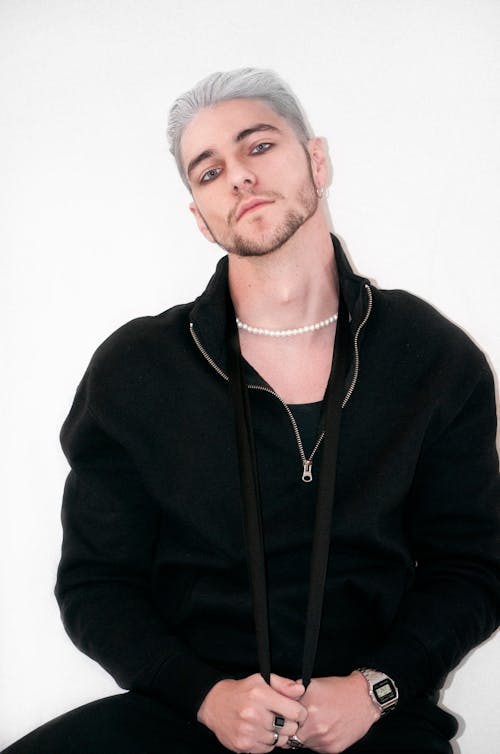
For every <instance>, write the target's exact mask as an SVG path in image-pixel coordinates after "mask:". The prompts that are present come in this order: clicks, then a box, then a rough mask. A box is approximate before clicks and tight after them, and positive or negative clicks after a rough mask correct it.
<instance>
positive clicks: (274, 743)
mask: <svg viewBox="0 0 500 754" xmlns="http://www.w3.org/2000/svg"><path fill="white" fill-rule="evenodd" d="M273 736H274V740H273V742H272V744H271V746H276V744H277V743H278V738H279V737H280V734H279V733H278V731H277V730H275V731H273Z"/></svg>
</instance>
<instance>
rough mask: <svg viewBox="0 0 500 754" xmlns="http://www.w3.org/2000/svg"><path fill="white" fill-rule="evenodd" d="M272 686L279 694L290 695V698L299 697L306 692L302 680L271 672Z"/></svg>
mask: <svg viewBox="0 0 500 754" xmlns="http://www.w3.org/2000/svg"><path fill="white" fill-rule="evenodd" d="M270 682H271V688H272V689H274V690H275V691H277V692H278V693H279V694H283V695H284V696H288V697H289V698H290V699H298V698H299V697H301V696H302V695H303V694H304V693H305V688H304V685H303V684H302V682H301V681H292V680H290V678H283V676H281V675H276V673H271V678H270Z"/></svg>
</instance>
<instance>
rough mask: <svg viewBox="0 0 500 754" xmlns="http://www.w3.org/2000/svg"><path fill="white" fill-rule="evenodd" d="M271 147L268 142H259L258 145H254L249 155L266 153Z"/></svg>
mask: <svg viewBox="0 0 500 754" xmlns="http://www.w3.org/2000/svg"><path fill="white" fill-rule="evenodd" d="M272 146H273V145H272V144H271V143H270V142H269V141H261V142H260V144H256V145H255V147H254V148H253V149H252V151H251V152H250V154H262V152H267V150H268V149H271V147H272Z"/></svg>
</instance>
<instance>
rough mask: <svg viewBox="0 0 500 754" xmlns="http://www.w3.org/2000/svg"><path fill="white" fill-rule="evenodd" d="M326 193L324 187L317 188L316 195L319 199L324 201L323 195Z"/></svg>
mask: <svg viewBox="0 0 500 754" xmlns="http://www.w3.org/2000/svg"><path fill="white" fill-rule="evenodd" d="M324 193H325V189H324V188H323V186H316V195H317V197H318V199H323V195H324Z"/></svg>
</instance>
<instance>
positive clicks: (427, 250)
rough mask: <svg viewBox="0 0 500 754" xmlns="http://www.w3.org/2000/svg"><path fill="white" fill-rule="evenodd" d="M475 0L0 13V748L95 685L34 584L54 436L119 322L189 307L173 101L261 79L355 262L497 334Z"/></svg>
mask: <svg viewBox="0 0 500 754" xmlns="http://www.w3.org/2000/svg"><path fill="white" fill-rule="evenodd" d="M499 32H500V4H499V3H498V2H496V0H490V1H489V0H407V1H406V2H405V0H358V1H355V0H351V1H349V0H309V1H308V2H307V3H305V4H301V8H300V10H293V5H292V4H291V3H290V2H288V0H283V2H278V1H275V2H273V0H253V2H252V3H235V2H234V0H198V2H196V0H163V1H162V0H101V1H100V2H98V1H97V0H89V1H87V2H85V1H84V0H46V1H44V0H31V1H29V0H2V1H1V2H0V176H1V178H0V181H1V185H0V201H1V215H0V249H1V252H0V253H1V282H0V286H1V288H0V306H1V312H0V316H1V323H2V347H1V362H2V366H1V372H0V375H1V377H0V379H1V381H2V382H1V385H2V390H1V391H0V400H1V403H2V414H1V416H2V418H1V430H2V431H1V442H2V448H1V456H0V457H1V458H2V462H3V464H2V466H3V468H2V472H1V476H0V484H1V487H2V498H1V499H2V509H1V523H0V553H1V554H0V557H1V561H2V563H1V575H0V579H1V581H0V587H1V595H0V600H1V602H0V604H1V616H2V617H1V625H0V651H1V657H0V661H1V662H0V668H1V670H0V721H1V722H0V746H4V745H6V744H8V743H9V742H11V741H12V740H14V739H15V738H17V737H19V736H20V735H21V734H23V733H25V732H26V731H28V730H29V729H31V728H33V727H34V726H35V725H38V724H40V723H42V722H43V721H45V720H47V719H48V718H51V717H54V716H55V715H56V714H58V713H60V712H62V711H64V710H67V709H70V708H72V707H74V706H76V705H77V704H80V703H83V702H85V701H88V700H91V699H94V698H98V697H100V696H103V695H106V694H109V693H114V692H115V691H116V686H115V685H114V683H113V682H112V681H111V680H110V678H109V677H108V676H107V675H106V674H105V673H104V671H102V670H101V669H100V668H99V667H98V666H97V665H95V664H94V663H93V662H91V661H90V660H88V659H87V658H85V657H84V656H83V655H80V654H79V653H78V652H77V650H76V649H74V648H73V646H72V645H71V644H70V642H69V640H68V639H67V638H66V637H65V635H64V632H63V629H62V627H61V625H60V622H59V618H58V612H57V608H56V604H55V601H54V599H53V597H52V588H53V583H54V578H55V569H56V565H57V560H58V552H59V547H60V536H61V532H60V526H59V507H60V497H61V489H62V484H63V479H64V477H65V474H66V471H67V469H66V466H65V462H64V460H63V458H62V454H61V452H60V450H59V447H58V439H57V434H58V430H59V427H60V424H61V422H62V420H63V418H64V417H65V415H66V413H67V411H68V409H69V405H70V402H71V400H72V397H73V393H74V390H75V388H76V385H77V382H78V381H79V379H80V377H81V375H82V373H83V370H84V368H85V366H86V363H87V361H88V359H89V358H90V355H91V353H92V352H93V350H94V349H95V347H96V346H97V344H98V343H99V342H100V341H101V340H102V339H103V338H104V337H105V336H106V335H107V334H108V333H109V332H110V331H111V330H113V329H114V328H115V327H117V326H118V325H119V324H121V323H122V322H123V321H125V320H127V319H130V318H132V317H134V316H136V315H139V314H144V313H154V312H158V311H161V310H163V309H165V308H167V307H168V306H170V305H172V304H174V303H177V302H179V301H185V300H189V299H191V298H192V297H194V295H196V294H197V293H198V292H199V291H200V290H201V288H202V286H203V285H204V282H205V281H206V280H207V278H208V276H209V274H210V273H211V270H212V268H213V265H214V262H215V260H216V259H217V258H218V256H219V255H220V254H218V253H217V251H214V248H213V247H210V246H209V245H207V243H206V242H205V241H204V240H203V239H202V237H201V236H200V235H198V234H197V231H196V230H195V228H194V225H193V222H192V219H191V217H190V216H189V214H188V212H187V210H186V205H187V200H188V197H187V194H186V192H185V190H184V189H183V187H182V186H181V184H180V182H179V180H178V178H177V176H176V174H175V170H174V167H173V164H172V162H171V158H170V156H169V155H168V152H167V147H166V144H165V139H164V127H165V120H166V113H167V109H168V106H169V104H170V103H171V101H172V99H173V98H174V97H175V96H176V95H177V94H178V93H180V92H181V91H184V89H186V88H188V87H189V86H190V85H191V84H193V83H194V82H195V81H197V80H198V79H200V78H201V77H202V76H204V75H206V74H207V73H209V72H211V71H213V70H216V69H228V68H231V67H237V66H241V65H258V66H268V67H272V68H275V69H276V70H277V71H278V72H280V73H281V74H282V75H283V76H284V77H285V78H286V79H287V80H288V81H289V82H290V83H291V84H292V86H293V87H294V88H295V90H296V92H297V94H298V95H299V97H300V98H301V99H302V101H303V103H304V106H305V108H306V110H307V111H308V113H309V116H310V120H311V122H312V124H313V125H314V127H315V128H316V130H317V132H318V133H319V134H320V135H324V136H325V137H327V139H328V141H329V144H330V149H331V158H332V164H333V169H334V178H333V185H332V188H331V191H330V200H329V201H330V206H331V211H332V217H333V220H334V224H335V228H336V231H337V232H338V233H339V234H340V235H341V237H342V238H343V239H345V241H346V242H347V247H348V250H349V252H350V253H351V255H352V257H353V259H354V260H355V263H356V266H357V268H358V269H359V270H361V271H363V273H365V274H367V275H370V276H372V277H373V278H374V279H375V280H376V281H377V282H378V283H379V284H380V285H382V286H384V287H403V288H407V289H409V290H411V291H413V292H415V293H417V294H419V295H421V296H423V297H424V298H426V299H428V300H430V301H432V302H433V303H435V304H436V305H437V306H438V307H439V308H440V309H441V311H443V312H444V313H445V314H446V315H447V316H449V317H450V318H451V319H453V320H455V321H456V322H457V323H459V324H460V325H462V326H463V327H464V328H466V329H467V330H468V331H469V332H470V333H471V334H473V336H474V338H475V339H476V341H477V342H478V343H479V344H480V345H481V346H482V347H483V348H484V350H485V351H486V352H487V354H488V355H489V357H490V360H491V363H492V365H493V367H495V365H496V367H497V369H498V367H499V365H500V340H499V336H498V329H499V328H498V324H499V323H498V313H499V304H498V282H499V261H498V260H499V241H500V220H499V207H500V197H499V193H500V192H499V184H498V175H499V172H500V145H499V140H498V133H499V132H500V117H499V116H500V94H499V93H500V55H499V45H498V39H499V38H500V34H499ZM499 659H500V642H499V641H498V638H497V639H496V640H491V641H490V642H488V643H487V644H486V645H484V646H483V647H481V648H480V649H479V650H477V651H475V652H474V653H473V654H472V655H471V656H470V657H469V658H468V659H467V660H466V661H465V663H464V664H463V666H462V667H461V668H460V669H459V670H458V671H457V672H456V674H455V677H454V679H453V685H452V687H451V688H449V689H448V690H447V691H446V693H445V696H444V703H445V704H446V705H447V706H448V707H449V708H451V709H452V710H453V711H456V712H458V713H459V714H460V715H461V716H462V717H463V718H465V720H466V723H465V728H464V726H463V725H462V729H463V728H464V729H463V733H462V735H461V736H460V738H459V746H457V749H456V750H457V752H458V751H460V752H461V754H491V753H492V752H493V751H494V750H495V747H496V746H497V742H498V739H499V737H500V724H499V719H500V718H499V716H498V714H497V704H496V702H497V699H498V692H497V689H498V684H499V682H500V663H499Z"/></svg>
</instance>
